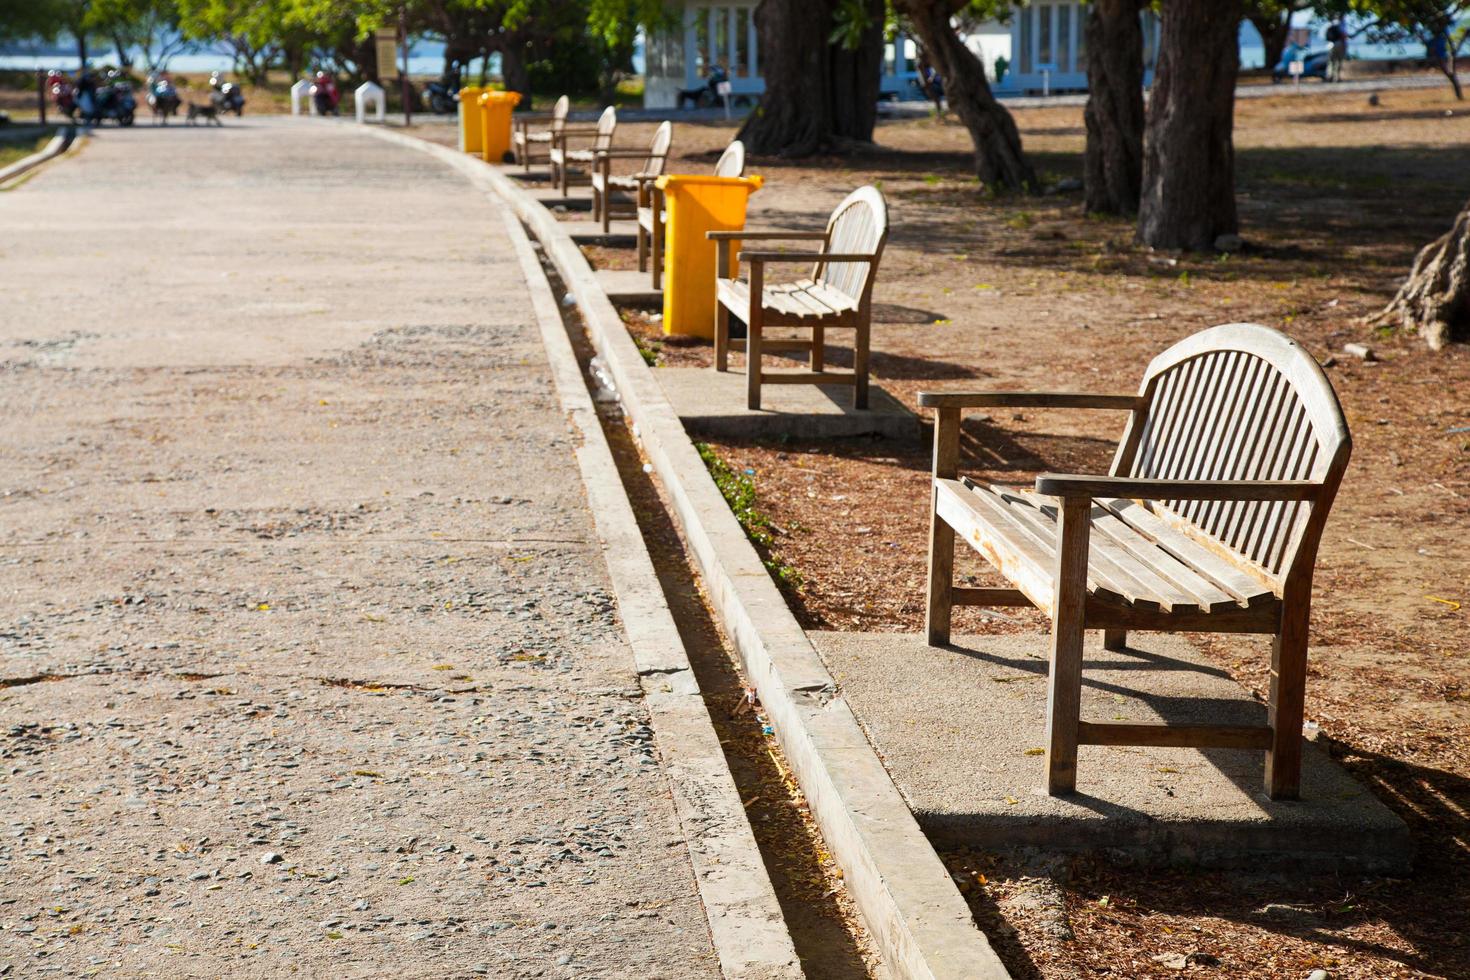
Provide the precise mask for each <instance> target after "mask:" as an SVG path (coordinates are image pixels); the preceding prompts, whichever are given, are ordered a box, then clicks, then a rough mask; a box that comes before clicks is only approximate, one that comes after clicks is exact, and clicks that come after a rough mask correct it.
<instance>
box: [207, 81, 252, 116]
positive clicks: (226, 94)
mask: <svg viewBox="0 0 1470 980" xmlns="http://www.w3.org/2000/svg"><path fill="white" fill-rule="evenodd" d="M209 101H210V103H211V104H212V105H213V106H214V108H215V109H216V110H217V111H219V112H233V113H234V114H235V115H237V116H243V115H244V114H245V93H244V92H241V91H240V86H239V85H236V84H235V83H234V82H227V81H225V80H224V79H223V78H221V77H220V73H219V72H217V71H212V72H210V73H209Z"/></svg>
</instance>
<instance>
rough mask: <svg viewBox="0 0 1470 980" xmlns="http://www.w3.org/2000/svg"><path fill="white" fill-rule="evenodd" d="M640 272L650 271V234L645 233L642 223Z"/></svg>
mask: <svg viewBox="0 0 1470 980" xmlns="http://www.w3.org/2000/svg"><path fill="white" fill-rule="evenodd" d="M638 271H639V272H647V271H648V232H646V231H644V229H643V224H642V222H639V224H638Z"/></svg>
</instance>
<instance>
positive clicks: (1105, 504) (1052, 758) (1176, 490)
mask: <svg viewBox="0 0 1470 980" xmlns="http://www.w3.org/2000/svg"><path fill="white" fill-rule="evenodd" d="M919 404H920V405H923V406H927V407H930V408H933V409H935V413H936V425H935V430H934V479H933V502H932V511H931V519H930V552H929V595H928V612H927V630H928V638H929V643H930V644H933V645H942V644H945V643H947V642H949V635H950V614H951V609H952V607H953V606H956V605H961V606H968V605H974V606H1028V605H1029V606H1035V607H1036V608H1037V609H1040V610H1041V611H1042V612H1044V613H1046V614H1047V615H1048V616H1049V617H1051V621H1052V640H1051V669H1050V678H1049V682H1048V683H1049V688H1048V700H1047V741H1046V764H1047V791H1048V792H1050V793H1052V794H1053V795H1056V794H1063V793H1070V792H1072V791H1073V790H1074V789H1075V788H1076V781H1077V746H1078V744H1079V743H1081V744H1084V745H1153V746H1161V745H1162V746H1194V747H1199V748H1207V747H1216V748H1219V747H1224V748H1245V749H1262V750H1264V751H1265V753H1266V767H1265V781H1266V789H1267V792H1268V793H1269V794H1270V795H1271V797H1272V798H1275V799H1291V798H1295V797H1296V796H1297V795H1298V791H1299V786H1300V779H1301V742H1302V718H1303V692H1304V688H1305V683H1306V668H1307V620H1308V612H1309V609H1310V606H1311V599H1312V595H1311V592H1312V571H1313V566H1314V564H1315V561H1316V556H1317V545H1318V542H1319V541H1320V540H1321V537H1322V527H1323V524H1324V523H1325V522H1326V520H1327V512H1328V510H1329V509H1330V508H1331V507H1332V500H1333V497H1334V496H1336V494H1337V488H1338V484H1339V483H1340V482H1341V480H1342V474H1343V470H1344V468H1345V467H1346V466H1347V462H1348V456H1349V454H1350V452H1351V450H1352V440H1351V437H1350V436H1349V434H1348V429H1347V423H1346V421H1345V420H1344V418H1343V414H1342V409H1341V407H1340V406H1339V405H1338V402H1337V396H1336V395H1335V394H1334V393H1333V391H1332V386H1331V384H1330V383H1329V382H1328V380H1327V377H1326V376H1325V375H1324V374H1323V373H1322V369H1321V368H1320V367H1318V366H1317V362H1316V361H1315V360H1314V359H1313V358H1312V356H1311V355H1310V354H1308V353H1307V352H1306V351H1304V350H1302V348H1301V347H1299V346H1298V345H1297V344H1296V343H1295V342H1293V341H1292V340H1290V339H1288V338H1287V337H1285V336H1283V335H1282V334H1280V333H1277V332H1276V331H1275V330H1272V329H1270V328H1268V327H1262V326H1257V325H1255V324H1242V323H1236V324H1229V325H1226V326H1220V327H1214V328H1213V329H1210V330H1205V331H1203V332H1201V333H1198V334H1195V335H1194V336H1192V337H1189V338H1187V339H1185V340H1183V341H1181V342H1179V343H1178V344H1175V345H1174V346H1173V347H1171V348H1169V349H1168V350H1167V351H1165V352H1164V353H1163V354H1160V355H1159V356H1158V357H1156V358H1155V359H1154V360H1153V362H1152V363H1151V364H1150V365H1149V366H1148V370H1147V371H1146V372H1145V373H1144V378H1143V383H1142V385H1141V386H1140V388H1139V392H1138V394H1137V395H1090V394H1074V393H1052V394H1045V393H1043V394H1020V393H1008V392H988V393H935V392H925V393H921V394H920V395H919ZM1002 407H1004V408H1072V409H1115V410H1118V411H1125V412H1128V413H1129V421H1128V425H1127V427H1126V429H1125V430H1124V433H1123V439H1122V441H1121V442H1120V443H1119V444H1118V449H1117V452H1116V454H1115V456H1114V459H1113V464H1112V468H1111V472H1110V474H1109V475H1108V476H1063V475H1058V474H1054V473H1047V474H1043V475H1042V476H1040V477H1038V478H1037V480H1036V486H1035V491H1034V492H1030V491H1021V490H1011V489H1006V488H1004V487H995V486H981V485H979V484H976V483H974V482H973V481H971V480H968V479H963V478H960V477H959V475H958V461H959V444H960V415H961V412H962V411H963V410H964V409H967V408H1002ZM956 534H958V535H959V536H960V537H962V538H963V539H964V540H965V541H966V542H968V543H969V544H970V545H971V546H972V547H973V548H974V549H975V550H976V551H978V552H979V553H980V554H982V555H984V556H985V557H986V558H987V559H989V560H990V562H991V563H992V564H993V565H994V566H995V567H996V568H997V569H998V570H999V572H1000V573H1001V575H1002V576H1004V577H1005V578H1006V579H1007V580H1009V582H1010V583H1011V584H1012V585H1013V586H1014V588H1007V589H978V588H957V587H955V585H954V582H953V574H954V543H955V535H956ZM1089 628H1091V629H1099V628H1100V629H1102V630H1104V631H1105V632H1104V635H1103V643H1104V645H1105V646H1106V647H1107V648H1108V649H1113V650H1118V649H1124V648H1125V647H1126V643H1127V631H1128V630H1159V631H1180V630H1187V631H1193V632H1211V633H1262V634H1270V635H1272V636H1274V638H1275V641H1274V644H1273V648H1272V658H1271V659H1272V663H1271V692H1270V701H1269V723H1268V724H1266V725H1238V726H1205V725H1165V724H1122V723H1108V722H1097V721H1084V720H1082V719H1081V718H1080V709H1081V685H1082V638H1083V630H1084V629H1089Z"/></svg>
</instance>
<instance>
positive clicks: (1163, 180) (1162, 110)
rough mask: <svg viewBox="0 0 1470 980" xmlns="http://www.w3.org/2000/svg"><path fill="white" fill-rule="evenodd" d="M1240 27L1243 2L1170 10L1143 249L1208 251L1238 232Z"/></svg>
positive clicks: (1141, 221)
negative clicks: (1234, 133)
mask: <svg viewBox="0 0 1470 980" xmlns="http://www.w3.org/2000/svg"><path fill="white" fill-rule="evenodd" d="M1239 25H1240V0H1171V2H1170V3H1168V4H1166V5H1165V6H1164V16H1163V23H1162V25H1161V30H1160V36H1159V60H1158V66H1157V68H1156V69H1155V72H1154V86H1153V92H1152V95H1151V97H1150V103H1149V111H1148V126H1147V129H1146V130H1145V132H1144V146H1143V196H1142V198H1141V200H1140V202H1139V209H1138V241H1139V242H1141V243H1142V244H1144V245H1150V246H1153V247H1154V248H1168V249H1174V248H1179V249H1190V250H1195V251H1202V250H1206V249H1210V248H1213V247H1214V244H1215V239H1216V238H1218V237H1219V236H1220V235H1227V234H1232V235H1233V234H1234V233H1235V232H1236V230H1237V229H1238V228H1239V218H1238V217H1237V215H1236V211H1235V143H1234V139H1233V136H1232V132H1231V130H1232V128H1233V126H1234V124H1235V80H1236V75H1237V73H1238V71H1239V67H1240V50H1239V44H1238V43H1237V40H1236V32H1237V30H1238V29H1239ZM1089 53H1090V52H1089Z"/></svg>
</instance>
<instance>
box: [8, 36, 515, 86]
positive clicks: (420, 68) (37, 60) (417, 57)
mask: <svg viewBox="0 0 1470 980" xmlns="http://www.w3.org/2000/svg"><path fill="white" fill-rule="evenodd" d="M129 54H130V55H131V57H132V59H133V70H134V71H135V72H137V73H138V74H140V75H141V74H142V73H143V72H144V71H145V70H146V67H145V66H146V64H147V59H146V58H144V57H143V52H142V51H139V50H133V51H131V52H129ZM88 56H89V57H88V60H89V61H91V63H92V64H93V65H94V66H100V65H113V66H116V65H117V52H116V51H115V50H113V49H112V48H109V47H101V46H95V47H93V48H91V49H90V50H89V52H88ZM497 61H498V58H491V60H490V66H491V68H492V69H493V70H494V71H495V72H497V73H498V71H499V65H498V64H497ZM77 67H78V61H77V50H76V46H75V45H72V46H68V45H65V44H47V43H40V42H29V43H28V42H24V41H22V42H15V43H11V44H5V45H0V69H6V68H9V69H16V68H19V69H22V70H26V71H34V70H36V69H37V68H46V69H50V68H59V69H61V70H62V71H76V70H77ZM167 67H168V70H169V71H172V72H187V73H189V74H196V73H208V72H212V71H221V72H233V71H234V70H235V59H234V58H233V57H231V56H230V54H229V53H228V52H225V51H221V50H217V49H214V48H211V47H209V46H208V45H203V46H201V47H200V48H199V50H197V51H190V52H187V53H185V54H178V55H174V56H173V57H172V58H170V59H168V66H167ZM478 68H479V65H478V64H476V70H478ZM443 71H444V44H443V42H440V41H429V40H415V41H414V42H413V45H412V46H411V47H410V48H409V53H408V72H409V74H410V75H427V76H430V77H436V78H437V77H438V76H439V75H440V74H441V73H443Z"/></svg>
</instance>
